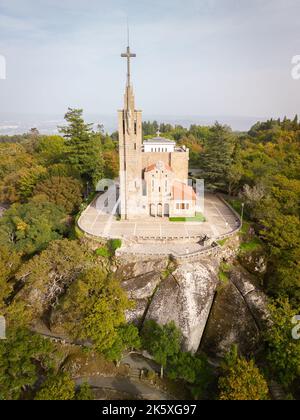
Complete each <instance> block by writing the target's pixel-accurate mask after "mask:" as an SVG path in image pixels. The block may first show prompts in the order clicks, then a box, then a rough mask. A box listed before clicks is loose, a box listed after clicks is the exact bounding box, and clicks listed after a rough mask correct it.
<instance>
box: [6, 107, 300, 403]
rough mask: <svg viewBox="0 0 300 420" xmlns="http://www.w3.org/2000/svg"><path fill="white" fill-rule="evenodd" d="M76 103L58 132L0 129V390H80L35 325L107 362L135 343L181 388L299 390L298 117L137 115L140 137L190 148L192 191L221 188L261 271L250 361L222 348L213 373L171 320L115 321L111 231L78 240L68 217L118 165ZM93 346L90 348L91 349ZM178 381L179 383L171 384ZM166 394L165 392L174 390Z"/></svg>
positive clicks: (121, 297) (9, 395)
mask: <svg viewBox="0 0 300 420" xmlns="http://www.w3.org/2000/svg"><path fill="white" fill-rule="evenodd" d="M82 115H83V112H82V110H78V109H69V110H68V112H67V113H66V115H65V120H66V122H65V125H64V126H63V127H59V134H58V135H48V136H46V135H41V134H40V133H39V132H38V131H37V130H36V129H32V130H31V131H30V132H29V133H27V134H24V135H18V136H1V137H0V155H1V161H0V203H1V207H2V208H3V213H2V217H1V218H0V315H2V316H4V317H5V319H6V323H7V339H6V340H1V341H0V400H1V399H3V400H9V399H11V400H17V399H36V400H39V399H53V400H54V399H62V400H64V399H65V400H70V399H71V400H76V399H77V400H80V399H93V398H94V396H93V392H92V390H91V388H90V387H89V385H88V384H87V383H83V384H81V385H80V386H76V383H75V381H74V379H73V375H72V369H71V368H70V363H69V361H70V357H71V356H70V354H69V352H68V349H66V348H65V347H63V346H61V345H60V344H59V343H55V342H53V341H51V340H47V339H45V337H43V334H40V332H41V328H42V327H41V325H46V326H47V328H49V329H50V330H51V328H52V327H54V326H59V328H61V330H62V332H63V334H64V335H65V336H66V337H68V339H69V340H70V341H74V342H76V343H80V344H81V346H82V348H81V349H80V350H78V352H79V355H77V357H84V358H88V357H89V355H93V357H98V358H99V363H100V364H101V366H105V369H111V370H114V369H118V368H119V362H120V360H121V358H122V354H123V352H125V351H127V350H130V349H136V350H141V349H145V350H147V351H148V352H149V353H150V354H151V355H152V356H153V358H154V360H155V361H156V363H158V365H160V366H161V378H164V377H166V378H165V380H166V381H168V384H169V386H170V387H172V389H173V387H174V384H175V385H176V387H175V388H176V389H177V392H179V394H180V393H181V395H183V393H184V395H186V394H187V395H188V396H189V397H190V398H195V399H219V400H235V399H252V400H265V399H269V398H270V395H269V390H268V385H269V383H270V382H271V381H273V380H275V381H276V382H277V383H279V384H280V386H281V387H282V389H283V390H284V392H285V395H286V398H287V399H297V398H299V396H300V340H296V339H293V337H292V333H291V331H292V329H293V328H294V327H295V324H294V323H293V322H294V320H295V319H296V318H295V317H296V316H297V315H300V312H299V308H300V264H299V261H300V221H299V203H300V153H299V152H300V150H299V149H300V121H299V120H298V117H297V116H296V117H295V118H294V119H292V120H291V119H288V118H287V117H284V118H283V119H271V120H268V121H266V122H259V123H257V124H255V125H254V126H253V127H251V129H250V130H249V131H248V132H234V131H232V130H231V128H230V127H227V126H224V125H221V124H219V123H217V122H216V123H215V124H214V125H213V126H200V125H192V126H190V127H189V128H184V127H182V126H172V125H170V124H161V123H158V122H156V121H154V122H150V121H149V122H144V123H143V134H144V137H145V138H150V137H152V136H154V135H155V134H156V132H157V130H158V129H159V130H160V133H161V136H163V137H167V138H170V139H174V140H176V142H177V143H178V144H182V145H186V146H187V147H188V148H189V149H190V166H191V170H192V169H197V170H198V171H199V173H200V175H199V176H198V177H201V178H203V179H204V180H205V185H206V188H207V189H209V190H212V191H218V192H221V193H223V194H225V195H226V197H228V201H229V202H230V204H231V205H232V206H233V207H234V208H235V209H236V211H238V212H239V213H240V214H241V212H242V211H243V213H244V214H243V217H244V226H243V233H244V234H247V233H248V232H249V231H250V230H251V231H252V232H253V234H252V236H251V237H252V239H251V241H250V242H248V243H247V252H249V253H255V252H258V251H259V252H261V253H263V255H264V256H265V258H266V260H267V269H266V272H265V274H264V275H263V276H261V277H259V278H258V280H259V282H260V285H261V287H262V289H263V290H264V292H265V293H266V294H267V296H268V299H269V307H270V308H269V309H270V313H271V316H272V327H271V328H269V329H268V330H267V331H265V333H264V336H263V338H262V350H261V352H260V355H259V360H256V359H255V357H254V355H247V356H244V355H241V354H239V351H238V348H232V350H231V352H230V353H228V354H227V355H226V357H225V358H224V360H223V361H222V363H221V364H220V367H219V369H218V371H217V372H216V371H215V369H213V368H212V367H211V365H210V363H209V361H208V360H207V357H206V355H205V354H196V355H192V354H190V353H186V352H182V351H181V349H180V341H181V337H180V331H179V330H178V329H177V328H176V326H175V325H174V324H173V323H170V324H167V325H165V326H160V325H158V324H156V323H155V322H153V321H148V322H146V323H145V325H144V327H143V329H142V330H140V329H139V328H137V326H135V325H133V324H128V323H127V322H126V318H125V311H126V310H127V309H130V308H131V307H132V302H131V301H130V299H129V298H128V297H127V295H126V293H125V292H124V291H123V289H122V287H121V284H120V279H119V278H118V275H117V274H116V273H114V272H113V271H112V270H111V264H112V261H113V260H114V258H115V257H114V253H115V251H116V249H117V248H118V247H119V246H120V242H119V241H117V240H112V241H108V242H107V243H104V244H103V246H102V247H101V248H98V249H96V250H94V249H91V247H90V246H89V244H88V243H87V241H86V240H85V238H84V236H83V235H82V233H81V232H80V231H79V229H78V228H77V226H76V221H77V219H78V217H79V215H80V214H81V212H82V211H83V210H84V209H85V208H86V206H87V205H88V203H90V201H91V200H92V199H93V197H94V196H95V187H96V184H97V182H98V181H99V180H100V179H102V178H103V177H105V178H109V179H114V178H116V177H117V176H118V170H119V163H118V135H117V133H112V134H107V133H105V132H104V130H103V127H101V126H99V129H98V130H97V131H94V130H93V129H92V125H91V124H87V123H86V122H85V121H84V119H83V116H82ZM95 355H96V356H95ZM178 389H179V391H178ZM174 392H175V391H174Z"/></svg>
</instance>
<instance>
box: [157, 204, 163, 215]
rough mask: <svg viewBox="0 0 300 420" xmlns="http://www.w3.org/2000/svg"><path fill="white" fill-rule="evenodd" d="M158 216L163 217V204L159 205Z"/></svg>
mask: <svg viewBox="0 0 300 420" xmlns="http://www.w3.org/2000/svg"><path fill="white" fill-rule="evenodd" d="M157 216H158V217H163V206H162V204H158V205H157Z"/></svg>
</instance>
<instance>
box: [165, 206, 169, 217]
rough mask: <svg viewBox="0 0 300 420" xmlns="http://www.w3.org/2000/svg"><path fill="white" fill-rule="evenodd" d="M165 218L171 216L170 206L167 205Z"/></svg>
mask: <svg viewBox="0 0 300 420" xmlns="http://www.w3.org/2000/svg"><path fill="white" fill-rule="evenodd" d="M164 216H165V217H169V216H170V206H169V204H165V206H164Z"/></svg>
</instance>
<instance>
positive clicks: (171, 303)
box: [146, 259, 218, 352]
mask: <svg viewBox="0 0 300 420" xmlns="http://www.w3.org/2000/svg"><path fill="white" fill-rule="evenodd" d="M217 273H218V268H217V264H216V263H215V262H213V261H211V260H209V259H203V260H201V261H199V262H196V263H193V264H191V263H187V264H184V265H181V266H179V267H178V268H177V269H176V270H175V271H174V272H173V274H172V275H170V276H169V277H168V278H167V279H165V280H164V281H163V282H162V283H161V284H160V286H159V288H158V290H157V292H156V293H155V295H154V297H153V299H152V301H151V303H150V306H149V309H148V312H147V315H146V319H152V320H155V321H156V322H157V323H159V324H161V325H164V324H167V323H169V322H171V321H174V322H175V324H176V325H177V327H178V328H179V329H180V330H181V332H182V335H183V343H182V344H183V349H184V350H185V351H191V352H196V351H197V349H198V347H199V343H200V340H201V337H202V334H203V331H204V328H205V325H206V322H207V318H208V316H209V312H210V308H211V305H212V303H213V299H214V295H215V290H216V287H217V285H218V275H217Z"/></svg>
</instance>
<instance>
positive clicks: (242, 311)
mask: <svg viewBox="0 0 300 420" xmlns="http://www.w3.org/2000/svg"><path fill="white" fill-rule="evenodd" d="M258 341H259V329H258V327H257V325H256V323H255V321H254V319H253V317H252V315H251V313H250V311H249V309H248V308H247V306H246V305H245V301H244V299H243V297H242V296H241V294H240V292H239V291H238V290H237V288H236V287H235V286H234V285H233V284H232V283H231V282H229V283H228V284H227V285H226V286H223V287H222V288H220V289H219V290H218V292H217V295H216V299H215V301H214V304H213V307H212V310H211V313H210V316H209V319H208V322H207V325H206V329H205V333H204V335H203V339H202V343H201V346H200V349H201V350H203V351H204V352H205V353H206V354H207V355H208V356H210V357H212V358H222V357H224V355H225V354H226V353H227V352H228V351H229V350H230V349H231V347H232V345H234V344H237V345H238V346H239V350H240V352H241V353H248V352H252V351H254V349H255V348H256V346H257V344H258Z"/></svg>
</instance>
